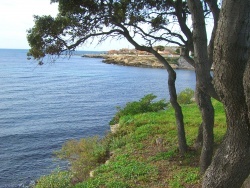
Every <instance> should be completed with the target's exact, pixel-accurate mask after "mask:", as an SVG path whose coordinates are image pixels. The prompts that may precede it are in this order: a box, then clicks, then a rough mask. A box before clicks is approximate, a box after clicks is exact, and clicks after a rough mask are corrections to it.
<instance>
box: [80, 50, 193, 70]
mask: <svg viewBox="0 0 250 188" xmlns="http://www.w3.org/2000/svg"><path fill="white" fill-rule="evenodd" d="M158 48H159V49H160V47H158ZM159 49H158V52H159V53H160V54H162V56H163V57H165V59H166V60H167V61H168V62H169V64H170V65H171V67H172V68H174V69H193V67H192V66H191V65H190V64H188V63H187V62H186V61H185V60H184V59H183V58H182V57H180V55H179V53H180V51H179V48H177V47H168V48H166V47H165V48H164V47H163V48H161V49H162V50H159ZM82 57H88V58H102V59H103V62H104V63H107V64H116V65H123V66H133V67H147V68H164V66H163V64H162V63H160V62H159V61H158V60H157V59H156V58H155V57H154V56H153V55H151V54H149V53H146V52H143V51H138V50H131V49H126V48H125V49H121V50H110V51H108V52H107V53H106V54H86V55H83V56H82Z"/></svg>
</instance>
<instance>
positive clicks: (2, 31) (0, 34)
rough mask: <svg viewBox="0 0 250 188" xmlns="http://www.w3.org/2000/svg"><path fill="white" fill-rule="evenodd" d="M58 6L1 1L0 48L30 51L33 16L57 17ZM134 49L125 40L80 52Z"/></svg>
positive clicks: (45, 0)
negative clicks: (28, 38)
mask: <svg viewBox="0 0 250 188" xmlns="http://www.w3.org/2000/svg"><path fill="white" fill-rule="evenodd" d="M57 8H58V7H57V4H50V0H0V48H4V49H29V44H28V42H27V39H26V35H27V30H28V29H30V28H32V26H33V25H34V19H33V15H40V16H41V15H51V16H56V14H57V12H58V11H57ZM121 48H133V47H132V46H131V45H130V44H129V43H128V42H127V41H125V40H119V41H117V40H109V41H106V42H105V43H103V44H101V45H97V44H91V45H90V44H88V45H85V46H82V47H80V48H79V49H78V50H91V51H92V50H95V51H107V50H112V49H121Z"/></svg>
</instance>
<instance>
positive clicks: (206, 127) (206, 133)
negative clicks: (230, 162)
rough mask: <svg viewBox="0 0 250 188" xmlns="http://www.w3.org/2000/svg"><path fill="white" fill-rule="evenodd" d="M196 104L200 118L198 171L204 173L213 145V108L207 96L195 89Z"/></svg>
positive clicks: (210, 157)
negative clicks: (200, 141) (200, 133)
mask: <svg viewBox="0 0 250 188" xmlns="http://www.w3.org/2000/svg"><path fill="white" fill-rule="evenodd" d="M196 96H197V99H196V101H197V103H198V106H199V109H200V112H201V116H202V121H203V122H202V130H203V131H202V136H203V138H202V150H201V155H200V171H201V173H202V174H204V173H205V171H206V169H207V168H208V166H209V165H210V164H211V161H212V156H213V145H214V133H213V125H214V108H213V105H212V102H211V98H210V96H209V95H207V94H206V93H204V92H203V91H202V90H201V89H199V88H197V94H196Z"/></svg>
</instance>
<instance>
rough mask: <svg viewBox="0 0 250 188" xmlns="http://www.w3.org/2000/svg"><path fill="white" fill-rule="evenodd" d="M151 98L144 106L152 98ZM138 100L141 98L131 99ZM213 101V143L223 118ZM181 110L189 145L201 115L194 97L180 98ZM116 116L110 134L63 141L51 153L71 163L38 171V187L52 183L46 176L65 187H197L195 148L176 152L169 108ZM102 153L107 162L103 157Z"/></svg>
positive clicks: (223, 126) (219, 135) (218, 137)
mask: <svg viewBox="0 0 250 188" xmlns="http://www.w3.org/2000/svg"><path fill="white" fill-rule="evenodd" d="M151 99H152V98H150V100H148V101H149V103H148V104H149V106H150V105H151V104H153V103H154V102H153V101H152V100H151ZM144 102H145V101H144ZM144 102H142V100H141V101H139V103H140V104H138V103H136V105H139V106H141V105H142V104H144ZM157 104H159V103H157ZM213 105H214V108H215V128H214V134H215V141H216V143H217V144H218V143H220V142H221V140H222V139H223V136H224V134H225V130H226V119H225V113H224V108H223V106H222V104H221V103H219V102H218V101H215V100H213ZM132 106H133V105H132ZM160 106H161V105H160ZM137 107H138V106H137ZM130 110H131V109H130V108H129V110H128V111H130ZM182 110H183V115H184V123H185V130H186V138H187V143H188V145H189V146H192V145H193V144H194V141H195V139H196V136H197V133H198V127H199V125H200V123H201V115H200V112H199V110H198V107H197V105H196V104H194V103H191V104H182ZM116 121H119V125H120V127H119V129H118V131H117V132H116V133H114V134H111V133H109V134H107V135H106V136H105V137H104V138H98V137H92V138H84V139H81V140H73V141H69V142H67V143H65V144H64V146H63V147H62V149H61V150H60V151H59V152H57V155H58V157H60V158H62V159H66V160H68V161H69V162H70V163H71V169H70V172H67V173H69V174H65V173H66V172H64V171H57V172H53V173H52V174H50V175H48V176H45V177H41V178H40V179H39V184H37V186H40V187H38V188H43V187H44V188H47V187H53V186H52V185H50V182H53V183H52V184H53V185H56V186H54V187H59V188H60V187H63V186H61V184H62V185H63V184H65V187H66V188H67V186H68V187H76V188H144V187H151V188H159V187H172V188H178V187H200V181H201V177H200V175H199V167H198V162H199V151H194V150H192V149H190V150H189V151H188V152H187V153H186V154H185V155H184V156H181V155H180V154H179V152H178V139H177V128H176V120H175V113H174V109H173V108H172V107H171V106H168V107H167V109H166V110H162V109H161V110H159V111H150V112H149V111H143V112H141V113H135V114H129V113H128V114H124V115H122V116H119V118H118V119H116ZM157 138H161V139H162V143H161V144H160V145H159V144H157V143H156V139H157ZM107 159H108V160H109V162H108V163H105V161H106V160H107ZM91 170H94V173H93V174H94V176H93V177H90V175H89V172H90V171H91ZM69 180H71V181H69ZM66 184H67V185H66ZM73 184H74V185H73Z"/></svg>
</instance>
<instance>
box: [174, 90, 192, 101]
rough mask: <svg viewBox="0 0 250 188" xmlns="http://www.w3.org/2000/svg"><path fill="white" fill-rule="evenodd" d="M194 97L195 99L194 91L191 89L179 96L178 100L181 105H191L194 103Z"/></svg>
mask: <svg viewBox="0 0 250 188" xmlns="http://www.w3.org/2000/svg"><path fill="white" fill-rule="evenodd" d="M193 97H194V91H193V90H192V89H190V88H187V89H185V90H183V91H181V92H180V93H179V94H178V96H177V100H178V102H179V103H180V104H190V103H192V98H193Z"/></svg>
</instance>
